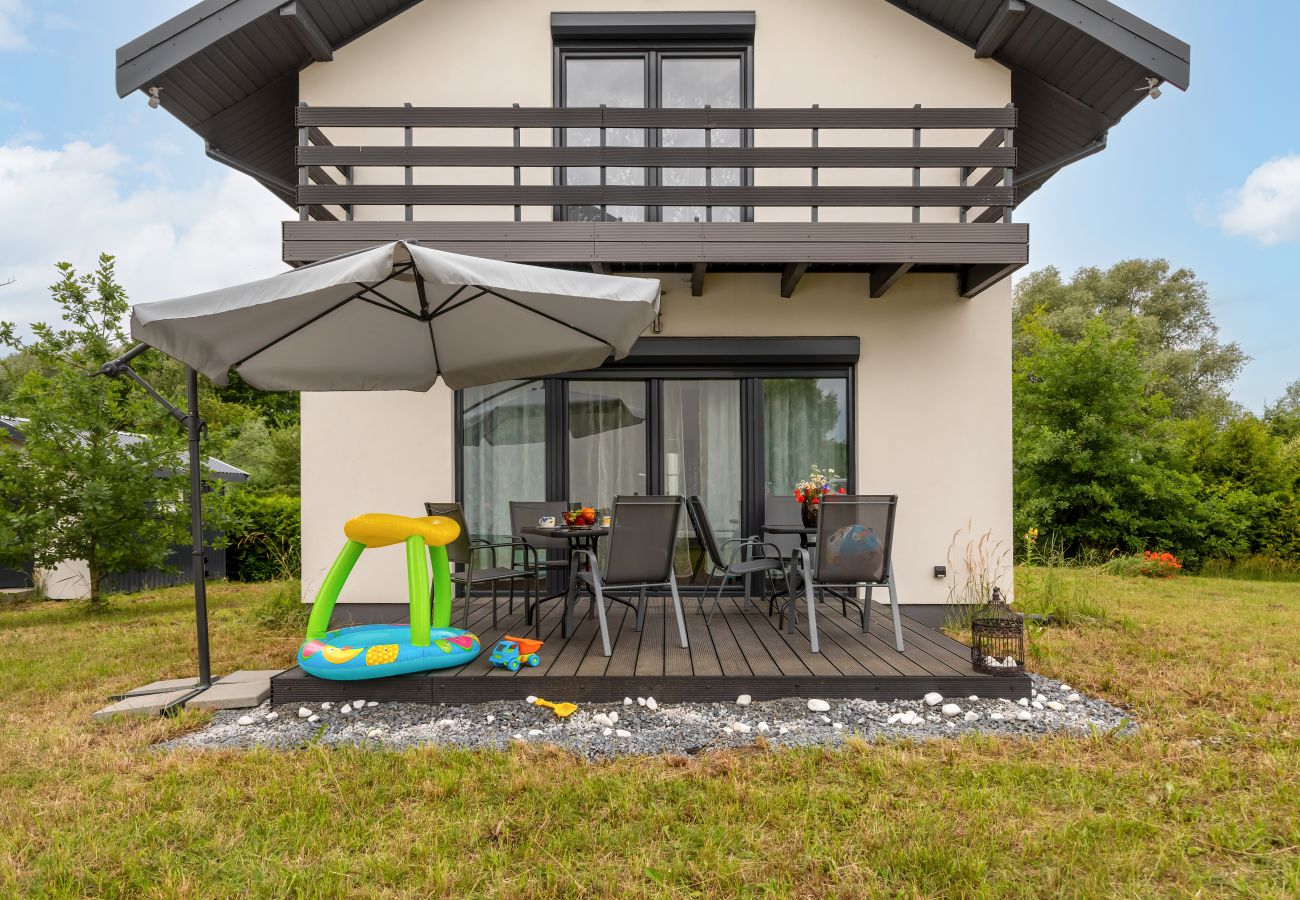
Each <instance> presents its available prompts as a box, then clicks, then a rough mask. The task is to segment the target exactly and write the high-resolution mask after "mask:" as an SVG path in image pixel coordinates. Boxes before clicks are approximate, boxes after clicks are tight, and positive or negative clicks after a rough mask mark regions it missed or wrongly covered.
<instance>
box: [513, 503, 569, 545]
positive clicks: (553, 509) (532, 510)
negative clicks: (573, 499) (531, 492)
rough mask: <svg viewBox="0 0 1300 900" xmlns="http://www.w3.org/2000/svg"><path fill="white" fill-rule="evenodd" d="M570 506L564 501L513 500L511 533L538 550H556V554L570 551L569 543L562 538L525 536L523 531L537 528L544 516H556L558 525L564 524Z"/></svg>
mask: <svg viewBox="0 0 1300 900" xmlns="http://www.w3.org/2000/svg"><path fill="white" fill-rule="evenodd" d="M568 508H569V504H567V503H565V502H564V501H563V500H511V501H510V533H511V534H512V535H514V536H515V537H517V538H523V539H524V540H526V541H527V542H528V543H529V544H531V545H532V546H533V548H534V549H536V550H546V551H551V550H554V551H556V553H557V554H558V553H560V552H562V551H565V550H568V549H569V542H568V540H567V539H565V538H562V537H558V538H557V537H540V536H539V535H536V534H524V533H523V531H522V529H524V528H528V527H530V526H531V527H536V526H537V520H538V519H540V518H541V517H542V516H554V517H555V522H556V524H557V525H563V524H564V513H565V512H566V511H567V510H568Z"/></svg>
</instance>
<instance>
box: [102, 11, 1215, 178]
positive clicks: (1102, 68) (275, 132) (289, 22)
mask: <svg viewBox="0 0 1300 900" xmlns="http://www.w3.org/2000/svg"><path fill="white" fill-rule="evenodd" d="M418 2H419V0H202V2H200V3H197V4H195V5H194V6H193V7H191V8H190V9H188V10H186V11H184V12H182V13H180V14H179V15H177V16H174V17H173V18H171V19H169V20H167V21H166V22H164V23H162V24H161V25H159V26H158V27H157V28H154V29H152V30H150V31H148V32H146V33H145V34H143V35H141V36H140V37H138V38H136V39H135V40H133V41H130V42H129V43H127V44H125V45H124V46H122V47H121V48H120V49H119V50H118V51H117V91H118V94H119V95H121V96H126V95H127V94H129V93H131V92H133V91H136V90H140V91H148V90H149V89H150V88H153V87H157V88H160V89H161V90H160V92H159V100H160V102H161V105H162V107H163V108H164V109H166V110H167V111H168V112H170V113H172V115H174V116H176V117H177V118H178V119H180V120H181V121H182V122H184V123H185V124H186V125H187V126H189V127H190V128H191V129H192V130H194V131H195V132H196V133H197V134H199V135H200V136H201V137H202V138H203V139H204V141H205V144H206V147H207V150H208V154H209V155H210V156H212V157H213V158H214V159H218V160H219V161H221V162H223V163H226V164H227V165H231V166H232V167H234V168H236V169H238V170H239V171H242V172H244V173H246V174H248V175H251V176H252V177H254V178H257V179H258V180H259V181H261V182H262V183H263V184H264V185H266V186H267V187H268V188H269V189H270V190H272V191H274V192H275V193H276V194H277V195H278V196H280V197H281V198H283V199H284V200H285V201H286V202H290V201H291V200H292V198H293V184H294V183H295V181H296V169H295V166H294V148H295V143H296V134H295V129H294V127H293V108H294V106H295V104H296V103H297V101H298V72H299V70H301V69H302V68H303V67H304V66H306V65H309V64H310V63H312V62H314V61H318V60H325V59H328V58H330V56H331V55H332V53H333V51H334V50H336V49H338V48H339V47H341V46H343V45H344V44H346V43H348V42H349V41H352V40H355V39H356V38H357V37H359V36H360V35H362V34H364V33H365V32H366V31H369V30H370V29H372V28H374V27H376V26H377V25H379V24H381V23H382V22H384V21H385V20H387V19H389V18H391V17H393V16H395V15H398V14H399V13H401V12H403V11H404V10H406V9H408V8H410V7H411V6H414V5H415V4H416V3H418ZM867 2H872V0H867ZM886 2H888V3H891V4H893V5H894V6H896V7H898V8H899V9H902V10H904V11H906V12H908V13H910V14H911V15H914V16H916V17H917V18H919V19H921V20H922V21H924V22H926V23H927V24H929V25H931V26H933V27H934V28H937V29H939V30H940V31H942V32H943V33H945V34H947V35H949V36H950V37H952V38H954V39H955V40H957V41H960V42H961V43H963V44H966V45H967V46H969V47H970V48H971V50H972V53H973V54H974V55H976V56H979V57H989V58H992V59H994V60H996V61H997V62H999V63H1001V64H1002V65H1004V66H1006V67H1007V68H1009V69H1010V70H1011V97H1012V102H1013V103H1014V104H1015V105H1016V106H1017V107H1018V109H1019V113H1020V115H1019V127H1018V128H1017V131H1016V144H1017V147H1018V151H1019V153H1018V156H1019V162H1018V165H1017V174H1024V173H1029V172H1033V173H1034V176H1033V177H1032V178H1026V179H1025V180H1024V181H1023V182H1018V183H1017V188H1018V192H1017V199H1018V200H1023V199H1024V198H1025V197H1027V196H1028V195H1029V194H1030V193H1032V192H1033V191H1034V190H1036V189H1037V188H1038V187H1039V186H1041V185H1042V184H1043V183H1044V182H1045V181H1046V180H1047V179H1048V178H1050V177H1051V175H1052V174H1053V173H1054V172H1055V171H1057V170H1058V169H1059V168H1060V166H1059V165H1057V163H1058V162H1061V161H1072V160H1074V159H1078V158H1081V157H1082V155H1086V154H1085V153H1083V151H1085V150H1087V149H1089V148H1095V147H1097V146H1098V145H1099V141H1101V140H1102V139H1103V137H1104V136H1105V134H1106V132H1107V130H1109V129H1110V128H1111V127H1113V126H1114V125H1115V124H1116V123H1117V122H1119V121H1120V119H1121V118H1122V117H1123V116H1124V115H1125V114H1126V113H1128V112H1129V110H1131V109H1132V108H1133V107H1135V106H1136V105H1137V104H1138V103H1140V102H1141V101H1142V100H1143V99H1144V98H1146V97H1147V96H1148V95H1149V90H1148V89H1149V87H1150V86H1151V85H1159V84H1163V83H1166V82H1167V83H1169V84H1172V85H1174V86H1176V87H1179V88H1183V89H1186V88H1187V86H1188V84H1189V82H1190V77H1191V74H1190V73H1191V48H1190V47H1189V46H1188V45H1187V44H1186V43H1184V42H1183V41H1180V40H1178V39H1177V38H1175V37H1173V36H1172V35H1169V34H1167V33H1165V32H1164V31H1161V30H1160V29H1159V28H1156V27H1155V26H1153V25H1151V24H1150V23H1148V22H1145V21H1143V20H1142V19H1139V18H1138V17H1137V16H1134V15H1132V14H1131V13H1129V12H1127V11H1125V10H1123V9H1121V8H1120V7H1118V6H1116V5H1115V4H1113V3H1110V2H1108V0H963V2H960V3H958V2H953V0H886ZM671 15H677V16H679V17H680V15H681V14H671ZM594 18H595V17H593V16H591V15H587V16H585V17H581V22H578V24H582V22H586V21H587V20H588V19H592V20H593V21H594ZM566 21H567V20H566ZM575 21H577V20H575ZM688 24H690V23H688ZM697 27H698V26H697Z"/></svg>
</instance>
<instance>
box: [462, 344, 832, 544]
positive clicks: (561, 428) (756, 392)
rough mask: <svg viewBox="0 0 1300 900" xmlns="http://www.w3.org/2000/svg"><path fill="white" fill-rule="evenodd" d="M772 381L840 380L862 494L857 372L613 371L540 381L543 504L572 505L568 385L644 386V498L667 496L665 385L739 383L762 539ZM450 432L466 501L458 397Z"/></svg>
mask: <svg viewBox="0 0 1300 900" xmlns="http://www.w3.org/2000/svg"><path fill="white" fill-rule="evenodd" d="M768 378H842V379H845V381H846V388H845V390H846V393H845V405H846V408H845V411H844V414H845V434H846V444H847V447H846V456H847V464H846V471H845V472H844V475H845V478H846V479H847V490H848V491H849V492H850V493H853V492H854V491H855V490H856V489H857V461H856V456H857V410H856V406H857V398H856V366H855V365H854V364H852V363H847V364H826V365H782V364H778V365H731V366H727V365H722V366H698V365H646V366H640V365H635V364H633V365H621V364H620V365H615V366H607V367H603V368H600V369H593V370H591V371H588V372H573V373H566V374H565V375H562V376H557V377H551V378H544V379H541V381H542V383H543V384H544V385H545V387H546V401H545V415H546V457H545V459H546V462H545V466H546V469H545V471H546V476H545V477H546V499H548V500H562V501H565V502H569V501H572V500H574V499H575V498H573V497H570V496H568V491H569V483H568V482H569V459H568V446H569V445H568V435H569V425H568V402H567V401H568V382H569V381H570V380H573V381H601V380H615V381H644V382H645V383H646V424H647V427H646V493H647V494H657V493H661V492H662V490H663V482H664V459H663V455H664V454H663V451H664V444H663V408H664V403H663V382H664V381H665V380H678V379H702V380H733V379H734V380H739V381H740V405H741V409H740V428H741V435H740V447H741V459H740V478H741V485H740V492H741V493H740V496H741V525H742V530H743V533H744V534H746V535H753V534H761V532H762V525H763V504H764V501H765V499H766V491H765V489H764V484H765V481H766V479H765V474H766V472H765V469H766V462H765V459H764V453H765V446H764V440H765V437H764V427H763V426H764V422H763V410H764V404H763V380H764V379H768ZM453 406H454V416H455V418H454V420H453V430H454V433H455V441H454V446H455V456H456V497H457V499H458V500H459V501H461V502H462V503H463V502H464V499H465V480H464V479H465V472H464V469H465V460H464V434H463V431H462V420H463V416H464V400H463V396H462V393H461V392H460V391H456V392H455V402H454V404H453Z"/></svg>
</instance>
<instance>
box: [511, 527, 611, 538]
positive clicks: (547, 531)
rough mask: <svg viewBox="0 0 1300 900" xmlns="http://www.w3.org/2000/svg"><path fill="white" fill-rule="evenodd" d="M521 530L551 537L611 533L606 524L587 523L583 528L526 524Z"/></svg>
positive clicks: (600, 535) (574, 536)
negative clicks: (544, 526) (545, 526)
mask: <svg viewBox="0 0 1300 900" xmlns="http://www.w3.org/2000/svg"><path fill="white" fill-rule="evenodd" d="M519 530H520V531H521V532H523V533H524V534H535V535H537V536H538V537H549V538H584V537H604V536H605V535H607V534H609V529H608V528H606V527H605V526H604V525H587V526H584V527H582V528H574V527H572V526H569V525H556V526H555V527H554V528H543V527H542V526H540V525H525V526H524V527H523V528H520V529H519Z"/></svg>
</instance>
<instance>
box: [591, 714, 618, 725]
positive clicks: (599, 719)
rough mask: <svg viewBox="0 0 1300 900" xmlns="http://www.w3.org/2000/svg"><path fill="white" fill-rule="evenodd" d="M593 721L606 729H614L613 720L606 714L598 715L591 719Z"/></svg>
mask: <svg viewBox="0 0 1300 900" xmlns="http://www.w3.org/2000/svg"><path fill="white" fill-rule="evenodd" d="M591 720H592V721H593V722H595V723H596V724H597V725H603V726H604V727H606V728H613V727H614V720H613V719H611V718H610V717H609V716H607V715H606V714H605V713H596V714H595V715H594V716H592V717H591Z"/></svg>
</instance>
